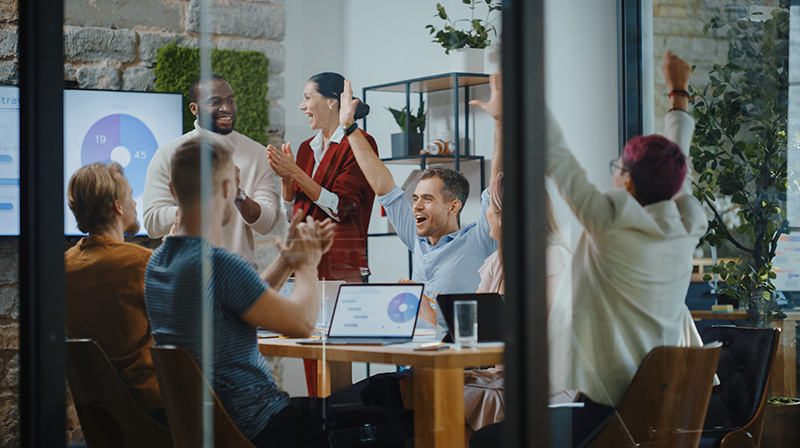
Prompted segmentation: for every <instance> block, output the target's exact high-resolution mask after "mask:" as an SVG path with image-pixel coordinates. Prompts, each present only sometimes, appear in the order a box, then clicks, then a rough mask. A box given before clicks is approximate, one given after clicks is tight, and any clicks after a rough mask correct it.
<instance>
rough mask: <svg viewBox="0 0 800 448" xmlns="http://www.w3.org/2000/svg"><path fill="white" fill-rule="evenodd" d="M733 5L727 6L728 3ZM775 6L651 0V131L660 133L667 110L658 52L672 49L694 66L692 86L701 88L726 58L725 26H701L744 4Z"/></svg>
mask: <svg viewBox="0 0 800 448" xmlns="http://www.w3.org/2000/svg"><path fill="white" fill-rule="evenodd" d="M732 4H733V5H734V6H731V5H732ZM748 4H752V5H756V4H757V5H763V6H777V4H778V0H759V1H758V2H755V1H738V2H734V1H731V0H653V55H654V56H655V57H654V61H653V62H654V64H655V131H656V133H659V134H661V133H663V132H664V115H666V113H667V111H668V110H669V99H668V98H667V93H669V92H667V86H666V84H664V79H663V77H662V76H661V55H662V54H664V52H665V51H667V50H672V51H674V52H675V53H676V54H677V55H678V56H680V57H681V58H682V59H684V60H686V61H687V62H689V63H690V64H692V65H695V66H697V68H696V70H695V72H694V73H693V74H692V86H694V87H696V88H700V89H702V88H703V87H704V86H705V85H706V84H707V83H708V73H709V71H710V70H711V68H712V66H713V65H714V64H724V63H726V62H727V61H728V41H727V39H726V38H725V32H726V31H727V28H722V29H719V30H716V32H714V33H713V34H708V35H706V34H703V25H704V24H705V23H706V22H708V21H710V20H711V18H712V17H724V16H725V15H726V14H735V15H740V14H742V13H744V12H745V11H746V10H747V5H748Z"/></svg>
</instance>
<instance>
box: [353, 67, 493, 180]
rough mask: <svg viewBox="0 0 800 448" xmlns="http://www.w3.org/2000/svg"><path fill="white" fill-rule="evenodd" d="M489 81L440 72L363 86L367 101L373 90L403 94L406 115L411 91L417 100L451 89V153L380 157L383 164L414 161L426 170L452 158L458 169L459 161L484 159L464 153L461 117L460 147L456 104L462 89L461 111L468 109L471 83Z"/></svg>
mask: <svg viewBox="0 0 800 448" xmlns="http://www.w3.org/2000/svg"><path fill="white" fill-rule="evenodd" d="M488 83H489V75H486V74H483V73H459V72H453V73H443V74H441V75H432V76H425V77H422V78H412V79H405V80H402V81H395V82H390V83H386V84H379V85H375V86H369V87H364V89H363V91H362V95H363V96H362V98H364V102H367V93H368V92H370V91H372V92H397V93H405V96H406V114H410V111H411V94H412V93H415V94H418V95H419V100H420V102H422V100H423V95H424V94H425V93H430V92H440V91H444V90H452V92H453V98H455V99H456V100H455V101H453V115H454V117H455V130H454V133H455V142H454V143H455V150H454V151H453V154H452V155H442V156H440V155H436V156H434V155H428V154H422V155H410V156H404V157H390V158H386V159H383V161H384V162H386V163H399V164H416V163H419V165H420V168H421V169H423V170H424V169H425V167H426V164H427V163H428V162H429V161H430V163H446V162H449V161H450V160H452V161H453V163H454V165H455V169H456V170H459V171H460V170H461V160H462V159H464V160H480V161H483V156H470V155H469V154H467V150H468V149H469V120H464V146H465V148H464V151H463V154H462V150H461V138H460V137H461V130H460V127H461V125H460V124H459V117H460V113H461V108H460V107H459V104H458V90H459V89H464V105H463V107H464V109H463V111H464V113H466V111H467V110H469V99H470V96H469V90H470V87H471V86H477V85H481V84H488ZM406 119H407V120H408V117H406ZM364 130H365V131H366V130H367V119H366V118H364ZM406 133H407V134H408V135H409V136H410V134H411V129H410V128H408V129H406ZM483 169H484V168H483V163H481V190H483V188H484V187H483V183H484V180H483V174H484V173H483Z"/></svg>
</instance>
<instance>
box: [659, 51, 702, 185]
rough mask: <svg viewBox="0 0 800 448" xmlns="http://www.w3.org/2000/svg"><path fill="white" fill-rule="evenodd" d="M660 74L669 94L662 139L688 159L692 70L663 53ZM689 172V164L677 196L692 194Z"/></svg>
mask: <svg viewBox="0 0 800 448" xmlns="http://www.w3.org/2000/svg"><path fill="white" fill-rule="evenodd" d="M661 74H662V75H664V81H665V82H666V84H667V89H668V90H669V92H670V95H669V107H670V111H669V113H668V114H667V116H666V117H664V137H666V138H668V139H670V140H672V141H673V142H675V143H677V144H678V146H680V148H681V150H682V151H683V154H684V155H686V156H687V157H688V156H689V146H690V145H691V144H692V135H693V134H694V119H693V118H692V116H691V115H690V114H689V93H688V89H689V79H690V78H691V75H692V68H691V67H690V66H689V64H688V63H686V61H684V60H683V59H681V58H679V57H678V56H676V55H675V53H673V52H671V51H668V52H666V53H664V59H663V63H662V64H661ZM691 171H692V170H691V164H689V170H687V174H686V179H684V181H683V185H682V186H681V189H680V191H679V192H678V194H688V195H691V194H692V175H691Z"/></svg>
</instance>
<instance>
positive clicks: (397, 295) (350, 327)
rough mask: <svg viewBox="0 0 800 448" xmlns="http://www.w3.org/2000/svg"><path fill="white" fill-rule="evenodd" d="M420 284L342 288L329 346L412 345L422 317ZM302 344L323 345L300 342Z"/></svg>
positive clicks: (330, 327)
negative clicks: (420, 311) (419, 319)
mask: <svg viewBox="0 0 800 448" xmlns="http://www.w3.org/2000/svg"><path fill="white" fill-rule="evenodd" d="M423 289H424V285H423V284H421V283H372V284H369V283H345V284H343V285H340V286H339V293H338V295H337V296H336V304H335V306H334V308H333V316H331V323H330V326H329V327H328V335H327V338H326V339H325V343H326V344H337V345H341V344H362V345H390V344H401V343H403V342H410V341H411V340H412V339H413V337H414V328H415V327H416V325H417V317H418V316H419V307H420V299H421V298H422V297H423V295H422V291H423ZM297 342H298V343H299V344H322V343H323V340H322V339H300V340H298V341H297Z"/></svg>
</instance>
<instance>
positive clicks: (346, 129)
mask: <svg viewBox="0 0 800 448" xmlns="http://www.w3.org/2000/svg"><path fill="white" fill-rule="evenodd" d="M356 129H358V123H356V122H353V124H351V125H350V126H342V131H344V136H345V137H349V136H350V134H352V133H353V132H355V130H356Z"/></svg>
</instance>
